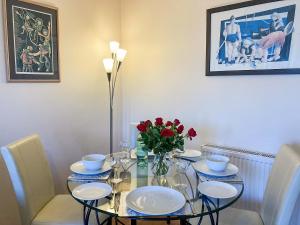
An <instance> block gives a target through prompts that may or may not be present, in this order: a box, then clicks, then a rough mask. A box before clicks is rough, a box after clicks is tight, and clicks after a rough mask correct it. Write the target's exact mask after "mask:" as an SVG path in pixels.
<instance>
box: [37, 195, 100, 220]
mask: <svg viewBox="0 0 300 225" xmlns="http://www.w3.org/2000/svg"><path fill="white" fill-rule="evenodd" d="M100 215H101V218H100V220H101V221H103V218H105V216H104V215H103V214H99V216H100ZM82 224H83V206H82V205H81V204H80V203H79V202H77V201H76V200H75V199H73V198H72V197H71V196H70V195H56V196H55V197H54V198H53V199H52V200H51V201H50V202H48V203H47V204H46V205H45V206H44V207H43V208H42V209H41V211H40V212H39V213H38V215H37V216H36V217H35V218H34V219H33V221H32V225H82ZM89 224H90V225H95V224H96V219H95V214H94V213H91V215H90V222H89Z"/></svg>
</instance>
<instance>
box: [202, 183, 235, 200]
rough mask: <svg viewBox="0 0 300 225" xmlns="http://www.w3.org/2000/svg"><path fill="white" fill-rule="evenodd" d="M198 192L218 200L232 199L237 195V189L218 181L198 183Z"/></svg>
mask: <svg viewBox="0 0 300 225" xmlns="http://www.w3.org/2000/svg"><path fill="white" fill-rule="evenodd" d="M198 190H199V191H200V192H201V193H202V194H204V195H206V196H208V197H212V198H219V199H224V198H233V197H234V196H236V195H237V193H238V191H237V189H236V188H235V187H234V186H232V185H231V184H227V183H224V182H219V181H206V182H203V183H200V184H199V185H198Z"/></svg>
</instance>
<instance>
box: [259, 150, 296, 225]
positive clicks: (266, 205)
mask: <svg viewBox="0 0 300 225" xmlns="http://www.w3.org/2000/svg"><path fill="white" fill-rule="evenodd" d="M299 194H300V148H298V149H297V148H295V147H291V146H289V145H283V146H282V147H281V149H280V151H279V152H278V154H277V156H276V159H275V161H274V164H273V167H272V171H271V174H270V177H269V180H268V184H267V187H266V191H265V195H264V200H263V204H262V210H261V217H262V219H263V221H264V224H266V225H288V224H289V223H290V220H291V217H292V213H293V209H294V207H295V203H296V200H297V199H298V196H299Z"/></svg>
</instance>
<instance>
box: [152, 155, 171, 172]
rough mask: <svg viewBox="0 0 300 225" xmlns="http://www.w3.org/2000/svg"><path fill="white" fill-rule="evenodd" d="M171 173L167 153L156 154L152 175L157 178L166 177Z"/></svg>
mask: <svg viewBox="0 0 300 225" xmlns="http://www.w3.org/2000/svg"><path fill="white" fill-rule="evenodd" d="M168 171H169V162H168V160H167V153H162V154H156V155H155V156H154V160H153V164H152V173H153V174H154V175H155V176H164V175H166V174H167V173H168Z"/></svg>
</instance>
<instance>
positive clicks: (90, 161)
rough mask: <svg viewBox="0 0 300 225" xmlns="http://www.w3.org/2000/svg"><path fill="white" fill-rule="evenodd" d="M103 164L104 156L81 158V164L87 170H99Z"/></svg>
mask: <svg viewBox="0 0 300 225" xmlns="http://www.w3.org/2000/svg"><path fill="white" fill-rule="evenodd" d="M104 162H105V155H101V154H91V155H86V156H84V157H82V163H83V165H84V167H85V168H86V169H87V170H99V169H100V168H101V167H102V166H103V164H104Z"/></svg>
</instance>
